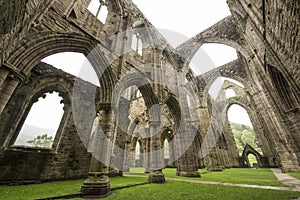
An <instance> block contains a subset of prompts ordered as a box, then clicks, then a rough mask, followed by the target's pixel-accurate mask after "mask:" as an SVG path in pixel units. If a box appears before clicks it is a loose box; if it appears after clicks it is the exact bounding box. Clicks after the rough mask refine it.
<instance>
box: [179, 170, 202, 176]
mask: <svg viewBox="0 0 300 200" xmlns="http://www.w3.org/2000/svg"><path fill="white" fill-rule="evenodd" d="M176 176H185V177H201V175H200V173H199V172H198V171H189V172H186V171H177V172H176Z"/></svg>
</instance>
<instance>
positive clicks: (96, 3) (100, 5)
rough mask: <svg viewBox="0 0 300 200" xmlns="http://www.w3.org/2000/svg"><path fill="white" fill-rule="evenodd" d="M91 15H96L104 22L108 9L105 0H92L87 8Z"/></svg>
mask: <svg viewBox="0 0 300 200" xmlns="http://www.w3.org/2000/svg"><path fill="white" fill-rule="evenodd" d="M87 9H88V10H89V11H90V12H91V13H92V14H93V15H95V16H96V17H97V19H99V20H100V21H101V22H102V23H103V24H105V21H106V18H107V15H108V9H107V4H106V3H105V0H92V1H91V2H90V4H89V6H88V8H87Z"/></svg>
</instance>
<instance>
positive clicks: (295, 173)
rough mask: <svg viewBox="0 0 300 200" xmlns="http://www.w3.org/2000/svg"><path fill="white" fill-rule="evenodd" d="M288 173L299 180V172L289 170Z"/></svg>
mask: <svg viewBox="0 0 300 200" xmlns="http://www.w3.org/2000/svg"><path fill="white" fill-rule="evenodd" d="M288 175H290V176H292V177H295V178H297V179H299V180H300V172H289V173H288Z"/></svg>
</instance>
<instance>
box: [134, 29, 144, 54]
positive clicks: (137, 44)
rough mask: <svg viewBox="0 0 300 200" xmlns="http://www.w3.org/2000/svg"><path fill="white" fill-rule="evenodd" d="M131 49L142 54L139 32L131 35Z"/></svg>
mask: <svg viewBox="0 0 300 200" xmlns="http://www.w3.org/2000/svg"><path fill="white" fill-rule="evenodd" d="M131 49H132V50H134V51H135V52H137V53H138V54H140V55H143V42H142V39H141V36H140V34H139V33H134V34H133V35H132V41H131Z"/></svg>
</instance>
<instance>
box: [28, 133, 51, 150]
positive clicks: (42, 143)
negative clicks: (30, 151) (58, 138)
mask: <svg viewBox="0 0 300 200" xmlns="http://www.w3.org/2000/svg"><path fill="white" fill-rule="evenodd" d="M27 143H29V144H31V145H32V146H34V147H44V148H51V145H52V143H53V137H52V136H48V135H47V133H46V134H43V135H38V136H37V137H36V138H34V139H33V140H29V141H27Z"/></svg>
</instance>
